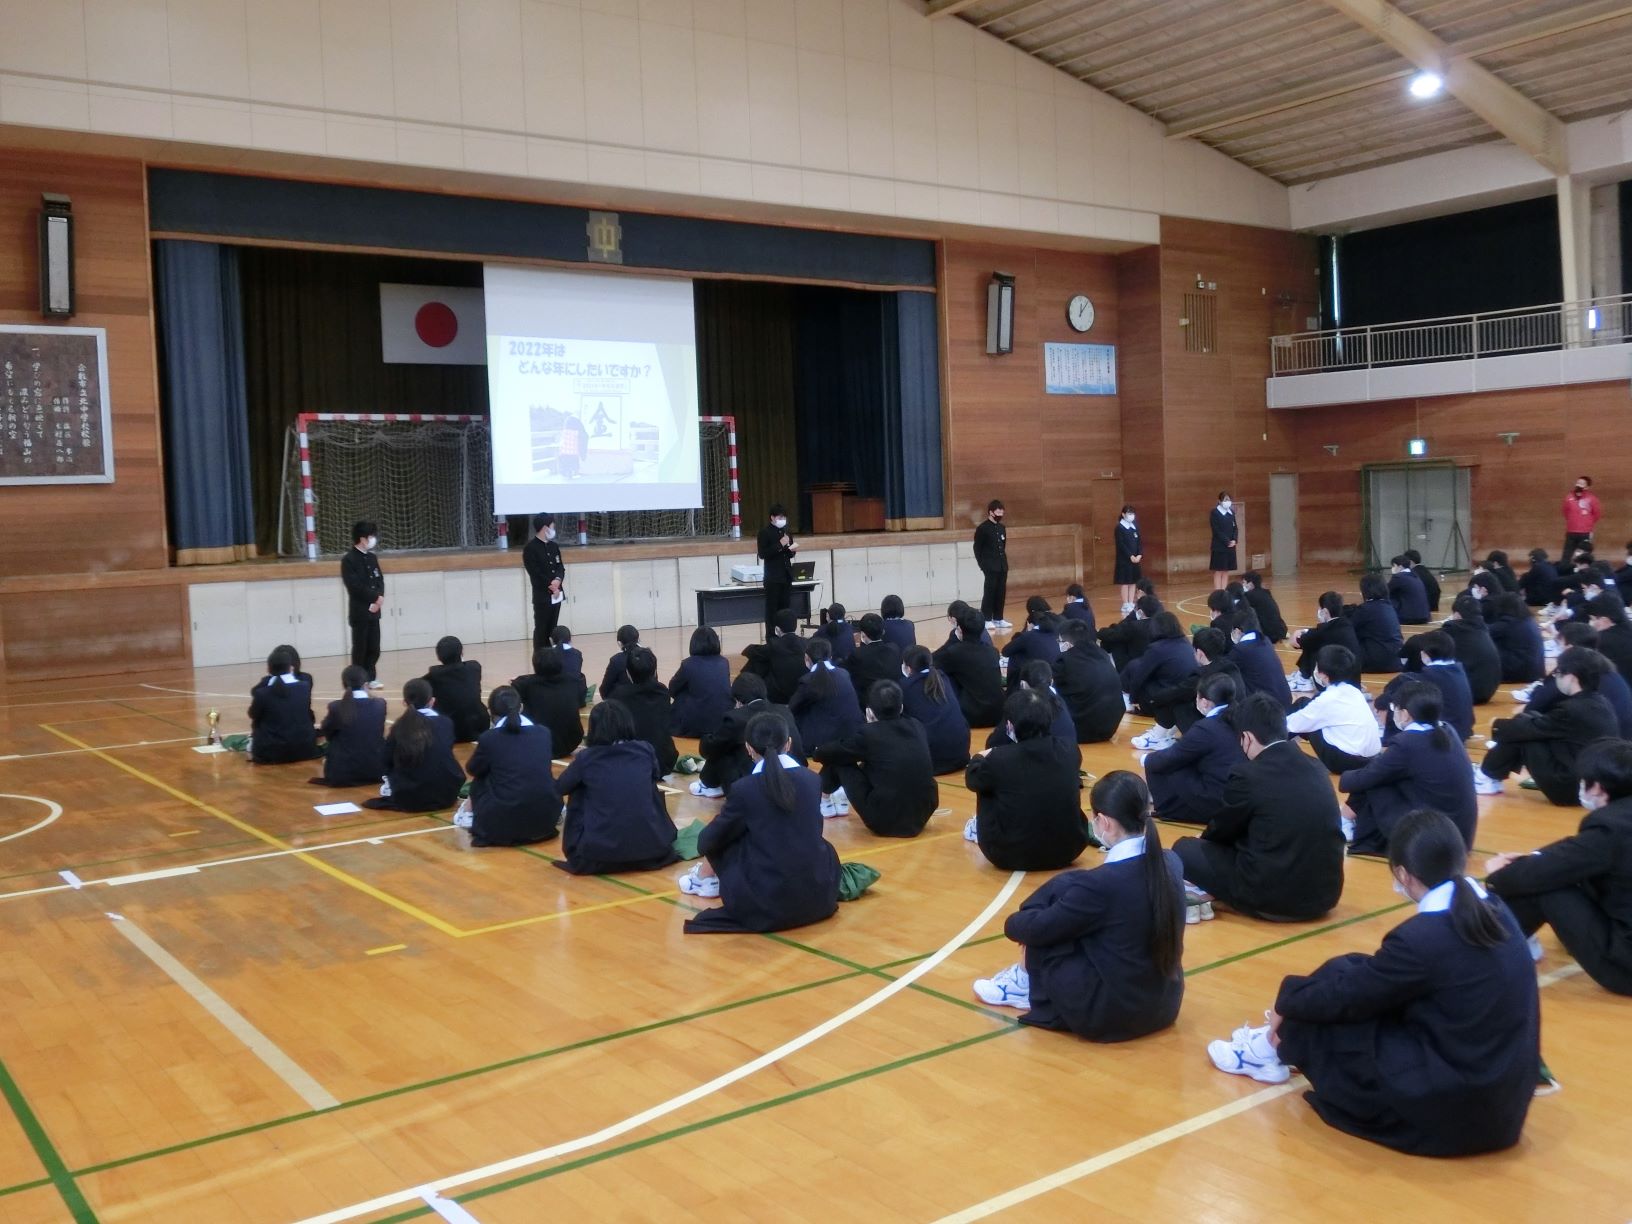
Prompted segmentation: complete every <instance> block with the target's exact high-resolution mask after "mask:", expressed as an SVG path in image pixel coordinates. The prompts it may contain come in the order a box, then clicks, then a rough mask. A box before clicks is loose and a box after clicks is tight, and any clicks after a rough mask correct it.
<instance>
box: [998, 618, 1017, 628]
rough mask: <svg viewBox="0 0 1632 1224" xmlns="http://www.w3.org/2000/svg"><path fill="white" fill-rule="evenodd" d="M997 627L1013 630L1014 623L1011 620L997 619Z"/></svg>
mask: <svg viewBox="0 0 1632 1224" xmlns="http://www.w3.org/2000/svg"><path fill="white" fill-rule="evenodd" d="M997 627H998V628H999V629H1013V628H1014V622H1013V621H1011V620H1005V619H1004V618H1003V617H998V620H997Z"/></svg>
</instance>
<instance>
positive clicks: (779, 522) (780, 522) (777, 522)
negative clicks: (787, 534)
mask: <svg viewBox="0 0 1632 1224" xmlns="http://www.w3.org/2000/svg"><path fill="white" fill-rule="evenodd" d="M787 525H788V520H787V519H785V518H774V519H772V520H771V526H772V527H775V528H776V529H777V530H778V531H781V530H782V528H784V527H786V526H787Z"/></svg>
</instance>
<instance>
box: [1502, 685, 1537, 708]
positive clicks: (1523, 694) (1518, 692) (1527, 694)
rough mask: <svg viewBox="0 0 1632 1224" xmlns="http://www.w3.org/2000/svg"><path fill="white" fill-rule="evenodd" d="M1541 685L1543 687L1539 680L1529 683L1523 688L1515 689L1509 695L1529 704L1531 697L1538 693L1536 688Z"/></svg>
mask: <svg viewBox="0 0 1632 1224" xmlns="http://www.w3.org/2000/svg"><path fill="white" fill-rule="evenodd" d="M1539 687H1541V685H1540V682H1539V681H1538V682H1537V683H1536V684H1527V685H1525V686H1524V687H1523V688H1516V689H1514V690H1513V691H1512V692H1511V693H1509V694H1508V696H1510V697H1511V698H1513V700H1514V701H1517V702H1521V703H1523V704H1526V705H1528V704H1529V702H1530V698H1532V697H1534V696H1535V695H1536V689H1538V688H1539Z"/></svg>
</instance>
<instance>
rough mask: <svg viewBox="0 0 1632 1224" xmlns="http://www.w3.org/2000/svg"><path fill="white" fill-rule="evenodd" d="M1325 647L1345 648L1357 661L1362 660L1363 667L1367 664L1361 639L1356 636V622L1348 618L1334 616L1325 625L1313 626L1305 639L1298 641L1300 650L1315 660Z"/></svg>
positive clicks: (1311, 659) (1306, 633) (1306, 632)
mask: <svg viewBox="0 0 1632 1224" xmlns="http://www.w3.org/2000/svg"><path fill="white" fill-rule="evenodd" d="M1323 646H1344V647H1347V648H1348V651H1349V653H1350V654H1352V655H1353V656H1354V657H1355V658H1356V659H1362V663H1361V667H1362V668H1364V667H1365V664H1364V661H1363V656H1362V654H1361V652H1360V639H1359V638H1358V637H1356V636H1355V633H1354V622H1353V621H1351V620H1349V618H1348V617H1346V616H1334V617H1332V619H1331V620H1329V621H1327V622H1326V623H1325V624H1324V625H1311V626H1310V627H1309V628H1308V629H1306V630H1305V631H1304V634H1303V637H1301V638H1299V639H1298V649H1299V650H1300V651H1302V652H1303V654H1305V655H1307V656H1308V658H1309V659H1310V666H1311V667H1312V666H1313V665H1314V663H1313V660H1314V658H1315V656H1316V655H1318V654H1319V653H1320V650H1321V647H1323Z"/></svg>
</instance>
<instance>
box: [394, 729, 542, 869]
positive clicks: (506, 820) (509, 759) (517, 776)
mask: <svg viewBox="0 0 1632 1224" xmlns="http://www.w3.org/2000/svg"><path fill="white" fill-rule="evenodd" d="M508 724H509V720H508V719H506V720H505V725H502V726H498V727H494V728H493V729H492V730H490V731H485V732H483V733H482V738H481V739H479V740H477V741H476V751H475V752H473V753H471V754H470V762H469V764H468V766H467V770H468V772H469V774H470V777H471V783H470V811H471V817H472V822H471V826H470V841H471V844H472V845H474V846H525V845H527V844H528V843H530V842H540V841H548V840H549V839H550V838H552V837H554V836H555V835H556V832H557V831H558V829H559V828H560V824H561V797H560V795H558V794H557V793H556V790H555V777H554V775H552V774H551V773H550V759H551V758H552V757H553V756H554V755H555V753H554V746H553V745H552V744H551V743H550V732H549V729H548V728H546V727H541V726H539V725H538V724H537V723H534V724H533V725H532V726H528V725H527V724H526V723H522V724H521V725H520V729H519V730H515V731H512V730H510V729H509V725H508ZM395 793H396V792H395V791H394V790H393V792H392V795H393V797H395Z"/></svg>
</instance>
